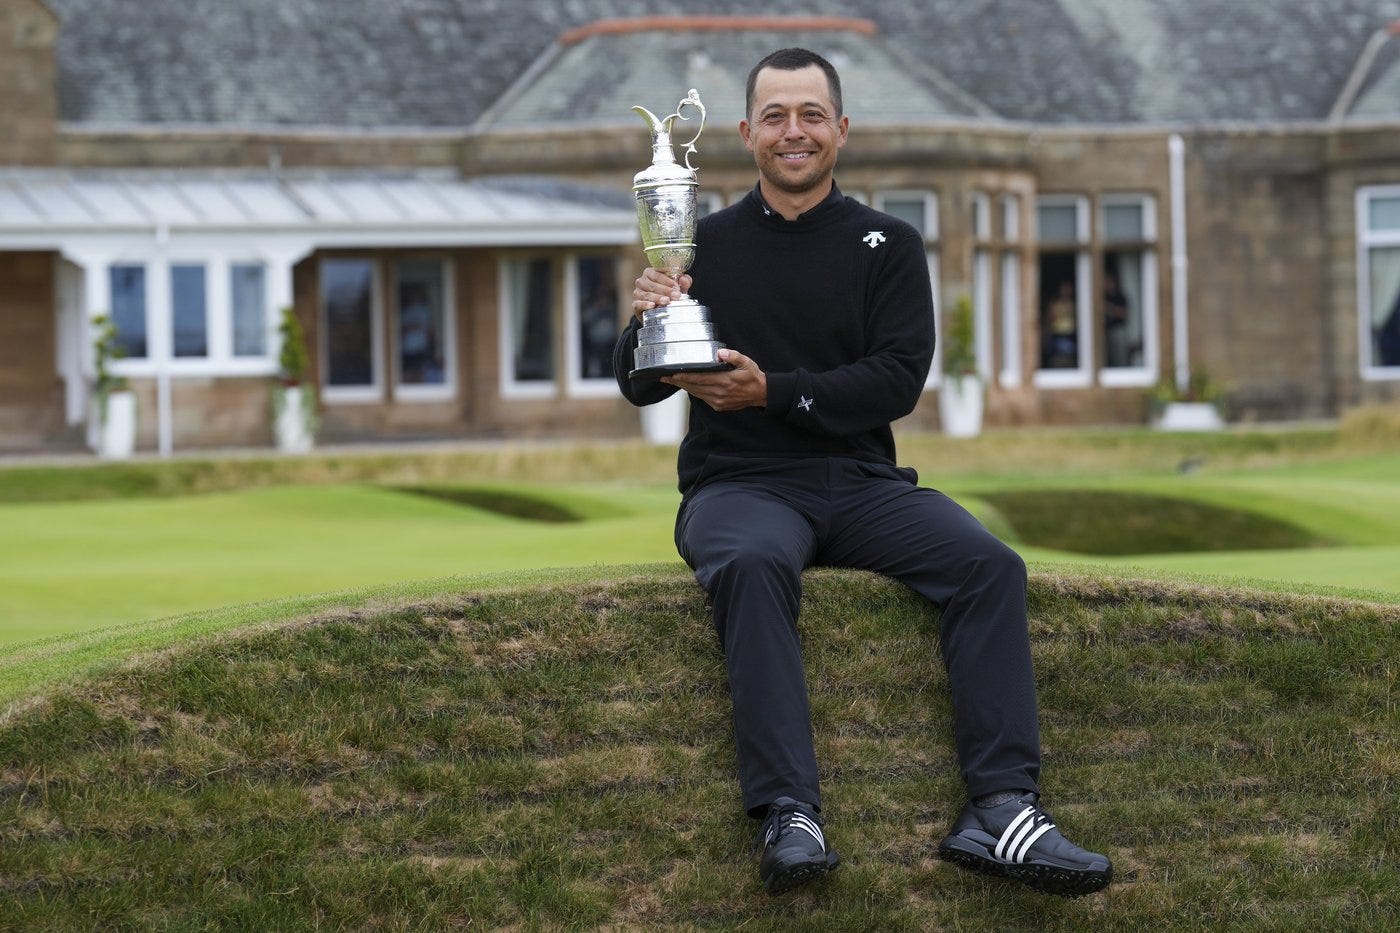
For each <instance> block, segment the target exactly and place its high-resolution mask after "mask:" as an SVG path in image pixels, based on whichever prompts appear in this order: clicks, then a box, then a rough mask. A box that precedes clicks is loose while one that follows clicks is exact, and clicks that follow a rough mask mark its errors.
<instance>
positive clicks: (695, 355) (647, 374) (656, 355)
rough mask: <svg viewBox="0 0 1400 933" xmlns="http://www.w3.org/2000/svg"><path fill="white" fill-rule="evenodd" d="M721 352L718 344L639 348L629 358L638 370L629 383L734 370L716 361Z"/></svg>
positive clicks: (689, 342)
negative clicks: (687, 374)
mask: <svg viewBox="0 0 1400 933" xmlns="http://www.w3.org/2000/svg"><path fill="white" fill-rule="evenodd" d="M723 349H724V344H722V343H720V342H719V341H717V340H686V341H680V342H673V343H655V344H651V345H649V346H640V347H638V348H637V349H636V351H635V352H634V353H633V354H632V362H633V363H635V364H637V368H636V369H634V370H632V371H631V372H630V373H628V374H627V378H628V379H645V378H650V379H655V378H656V377H658V376H665V375H669V374H670V373H718V372H724V371H725V370H727V369H733V368H734V367H733V366H731V365H729V364H728V363H721V362H720V361H719V360H717V359H715V354H716V353H717V352H718V351H720V350H723Z"/></svg>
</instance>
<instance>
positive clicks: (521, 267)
mask: <svg viewBox="0 0 1400 933" xmlns="http://www.w3.org/2000/svg"><path fill="white" fill-rule="evenodd" d="M508 276H509V282H508V288H509V301H510V306H509V313H508V320H507V326H508V327H509V337H510V344H509V350H508V352H509V353H510V363H511V376H512V378H513V380H514V381H515V382H535V383H540V382H552V381H553V380H554V322H553V316H554V270H553V267H552V265H551V263H550V261H549V260H548V259H524V260H512V261H511V262H510V264H509V266H508Z"/></svg>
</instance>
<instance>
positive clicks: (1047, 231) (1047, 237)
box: [1035, 204, 1079, 243]
mask: <svg viewBox="0 0 1400 933" xmlns="http://www.w3.org/2000/svg"><path fill="white" fill-rule="evenodd" d="M1035 222H1036V235H1037V236H1038V237H1040V239H1042V240H1044V241H1046V242H1056V243H1077V242H1079V209H1078V208H1077V207H1075V206H1074V205H1073V204H1041V205H1038V206H1037V207H1036V209H1035Z"/></svg>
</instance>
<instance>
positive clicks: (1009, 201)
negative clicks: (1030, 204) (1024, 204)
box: [997, 194, 1021, 243]
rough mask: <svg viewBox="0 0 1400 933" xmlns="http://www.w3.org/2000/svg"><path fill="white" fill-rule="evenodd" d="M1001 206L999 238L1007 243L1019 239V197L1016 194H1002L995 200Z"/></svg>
mask: <svg viewBox="0 0 1400 933" xmlns="http://www.w3.org/2000/svg"><path fill="white" fill-rule="evenodd" d="M997 200H998V201H999V202H1000V204H1001V238H1002V239H1003V240H1005V241H1006V242H1008V243H1015V242H1018V241H1019V240H1020V239H1021V197H1020V195H1016V194H1003V195H1002V196H1001V197H1000V198H998V199H997Z"/></svg>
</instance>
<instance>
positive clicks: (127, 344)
mask: <svg viewBox="0 0 1400 933" xmlns="http://www.w3.org/2000/svg"><path fill="white" fill-rule="evenodd" d="M108 276H109V279H110V281H111V286H112V324H113V325H114V326H115V327H116V329H117V344H118V346H120V347H121V349H122V355H123V356H125V357H128V358H131V359H144V358H145V356H146V267H145V266H135V265H117V266H112V267H111V268H110V269H109V270H108Z"/></svg>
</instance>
